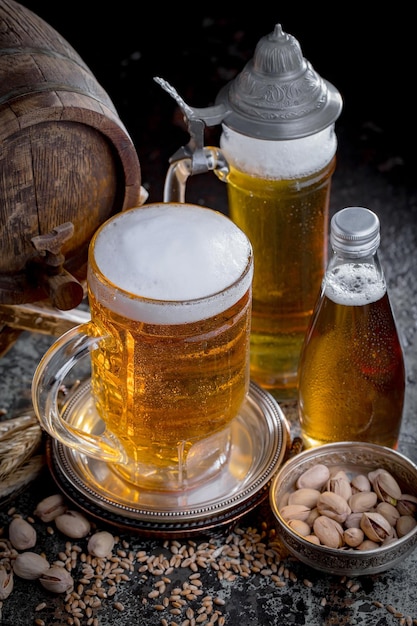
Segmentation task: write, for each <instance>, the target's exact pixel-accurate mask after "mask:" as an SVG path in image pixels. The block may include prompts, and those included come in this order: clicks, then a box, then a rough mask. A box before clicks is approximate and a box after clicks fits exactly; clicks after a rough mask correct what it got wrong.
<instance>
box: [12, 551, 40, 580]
mask: <svg viewBox="0 0 417 626" xmlns="http://www.w3.org/2000/svg"><path fill="white" fill-rule="evenodd" d="M48 569H49V563H48V561H47V560H46V559H45V557H43V556H41V555H40V554H37V553H36V552H21V553H20V554H18V555H17V557H16V558H15V560H14V562H13V571H14V573H15V574H16V576H19V578H25V579H26V580H36V579H37V578H39V576H41V575H42V574H43V573H45V572H46V570H48Z"/></svg>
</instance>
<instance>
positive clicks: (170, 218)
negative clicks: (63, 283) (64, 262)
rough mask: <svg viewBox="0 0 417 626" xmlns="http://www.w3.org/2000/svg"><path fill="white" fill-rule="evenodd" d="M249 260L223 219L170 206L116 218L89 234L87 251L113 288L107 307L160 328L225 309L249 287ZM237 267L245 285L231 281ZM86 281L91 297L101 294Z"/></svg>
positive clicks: (242, 241)
mask: <svg viewBox="0 0 417 626" xmlns="http://www.w3.org/2000/svg"><path fill="white" fill-rule="evenodd" d="M250 256H251V245H250V243H249V241H248V239H247V237H246V235H244V234H243V232H242V231H241V230H240V229H239V228H238V227H237V226H236V225H235V224H234V223H233V222H232V221H231V220H230V219H229V218H227V217H226V216H225V215H223V214H221V213H219V212H217V211H213V210H211V209H206V208H203V207H198V206H195V205H188V204H171V203H169V204H155V205H147V206H144V207H141V208H139V209H135V210H128V211H125V212H123V213H120V214H118V215H117V216H115V218H112V219H111V220H109V222H108V223H107V224H105V225H104V227H103V228H101V229H100V231H99V232H98V233H97V237H96V242H95V249H94V257H95V262H96V264H97V267H98V269H99V270H100V272H101V273H102V274H103V275H104V276H105V277H106V278H107V280H108V281H110V282H111V283H113V285H114V286H116V287H117V289H116V290H113V295H112V296H111V299H110V301H109V295H108V294H107V297H105V301H106V303H107V305H108V306H109V307H110V308H112V309H113V310H114V311H116V312H119V313H120V314H122V315H126V316H128V317H131V318H132V319H137V320H141V321H143V322H148V323H161V324H164V323H166V324H168V323H169V324H176V323H178V324H179V323H187V322H194V321H198V320H200V319H205V318H207V317H210V316H212V315H216V314H218V313H219V312H221V311H223V310H225V309H227V308H229V307H230V306H232V305H233V304H234V303H235V302H237V301H238V300H239V299H240V298H241V297H242V296H243V295H244V293H245V292H246V291H247V289H248V288H249V286H250V283H251V279H252V275H251V266H250V264H249V258H250ZM245 268H247V273H246V276H245V280H243V281H239V282H236V281H238V279H239V278H240V277H241V276H242V273H245ZM89 282H90V288H91V289H92V290H93V291H96V290H97V289H98V290H100V292H102V290H103V289H105V286H104V285H103V284H99V283H98V281H97V280H96V279H94V277H93V276H91V275H90V276H89ZM225 289H227V291H226V292H225V291H224V290H225ZM129 294H133V295H134V296H139V297H140V299H139V300H138V299H133V298H131V297H129ZM100 295H101V296H105V295H106V294H103V293H100ZM184 301H187V303H188V305H187V306H184ZM162 303H163V305H162Z"/></svg>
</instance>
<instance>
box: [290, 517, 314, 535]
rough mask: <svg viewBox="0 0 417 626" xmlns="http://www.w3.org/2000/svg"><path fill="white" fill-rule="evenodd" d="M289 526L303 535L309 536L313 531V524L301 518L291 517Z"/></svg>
mask: <svg viewBox="0 0 417 626" xmlns="http://www.w3.org/2000/svg"><path fill="white" fill-rule="evenodd" d="M287 526H288V527H289V528H291V530H293V531H294V532H295V533H297V535H301V536H302V537H307V536H308V535H309V534H310V533H311V526H309V524H307V522H303V521H302V520H300V519H290V520H289V521H288V522H287Z"/></svg>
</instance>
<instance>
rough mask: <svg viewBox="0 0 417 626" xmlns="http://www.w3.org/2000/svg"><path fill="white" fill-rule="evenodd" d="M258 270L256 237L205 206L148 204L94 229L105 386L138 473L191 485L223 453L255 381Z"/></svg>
mask: <svg viewBox="0 0 417 626" xmlns="http://www.w3.org/2000/svg"><path fill="white" fill-rule="evenodd" d="M251 279H252V252H251V246H250V243H249V241H248V239H247V237H246V236H245V235H244V234H243V233H242V232H241V231H240V230H239V229H238V228H237V227H236V226H235V225H234V224H233V222H232V221H231V220H229V219H228V218H227V217H226V216H224V215H222V214H220V213H217V212H215V211H211V210H210V209H205V208H203V207H196V206H191V205H180V204H170V205H163V204H162V205H156V206H151V205H148V206H145V207H142V208H140V209H135V210H133V211H127V212H125V213H123V214H119V215H118V216H116V217H115V218H113V219H112V220H111V221H110V222H109V223H107V224H106V225H105V226H104V227H103V228H101V229H100V230H99V231H98V232H97V233H96V235H95V236H94V238H93V240H92V244H91V246H90V258H89V269H88V295H89V302H90V307H91V316H92V323H93V325H94V326H93V327H94V332H95V333H96V334H97V336H99V337H102V339H101V340H100V341H99V342H98V345H97V348H96V349H95V350H94V351H93V352H92V388H93V394H94V398H95V400H96V403H97V409H98V412H99V414H100V415H101V417H102V418H103V420H104V421H105V423H106V426H107V428H108V429H109V431H111V432H112V433H114V434H115V436H116V437H117V439H118V440H119V441H120V442H121V443H122V445H123V447H124V448H125V450H126V452H127V454H128V456H129V458H130V459H131V460H132V464H131V465H132V467H136V468H137V469H136V471H135V475H136V479H138V480H142V482H145V483H146V476H148V477H149V480H150V481H156V483H157V481H158V478H157V477H158V475H159V476H160V477H161V478H160V480H161V482H163V481H162V477H163V476H165V484H161V488H166V487H167V486H168V487H169V480H170V479H169V476H170V474H169V473H168V474H164V472H163V470H164V469H165V470H168V472H169V471H171V470H172V472H171V474H172V475H175V474H177V475H178V476H177V478H178V482H179V483H182V485H183V486H184V485H187V484H188V483H190V482H191V481H192V480H193V479H195V478H196V476H194V474H196V475H197V476H198V474H199V473H201V478H204V475H205V474H204V471H203V468H204V466H205V464H207V463H208V462H209V459H213V458H215V457H216V458H217V462H219V459H220V460H221V456H222V449H221V446H222V445H223V443H221V442H223V438H225V441H226V442H227V441H228V436H229V433H228V431H227V427H228V426H229V425H230V423H231V421H232V420H233V419H234V418H235V417H236V416H237V414H238V412H239V409H240V408H241V406H242V404H243V402H244V400H245V397H246V394H247V391H248V385H249V336H250V318H251ZM208 441H211V444H210V443H208V444H207V442H208ZM210 446H211V449H210ZM226 452H227V445H226V443H225V444H224V450H223V453H224V454H226ZM190 455H191V456H192V459H193V460H192V463H191V461H190ZM193 464H194V465H193ZM191 468H192V469H191ZM118 469H119V471H121V472H122V473H123V472H124V471H125V470H124V469H123V466H120V467H119V468H118ZM128 472H130V470H126V473H128ZM138 477H139V478H138ZM187 481H188V482H187ZM173 482H175V481H174V479H173ZM156 483H154V482H153V483H152V484H154V486H155V484H156Z"/></svg>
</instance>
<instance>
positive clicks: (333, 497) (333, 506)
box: [317, 491, 351, 523]
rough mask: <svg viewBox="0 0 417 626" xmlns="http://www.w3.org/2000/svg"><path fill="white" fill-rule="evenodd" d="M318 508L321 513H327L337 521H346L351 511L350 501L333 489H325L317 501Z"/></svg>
mask: <svg viewBox="0 0 417 626" xmlns="http://www.w3.org/2000/svg"><path fill="white" fill-rule="evenodd" d="M317 510H318V512H319V513H320V515H326V516H327V517H330V518H331V519H333V520H336V522H340V523H342V522H344V521H345V519H346V518H347V516H348V515H349V514H350V513H351V510H350V508H349V505H348V503H347V502H346V500H345V499H344V498H342V496H339V495H337V493H333V492H332V491H323V493H321V494H320V497H319V499H318V501H317Z"/></svg>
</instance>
